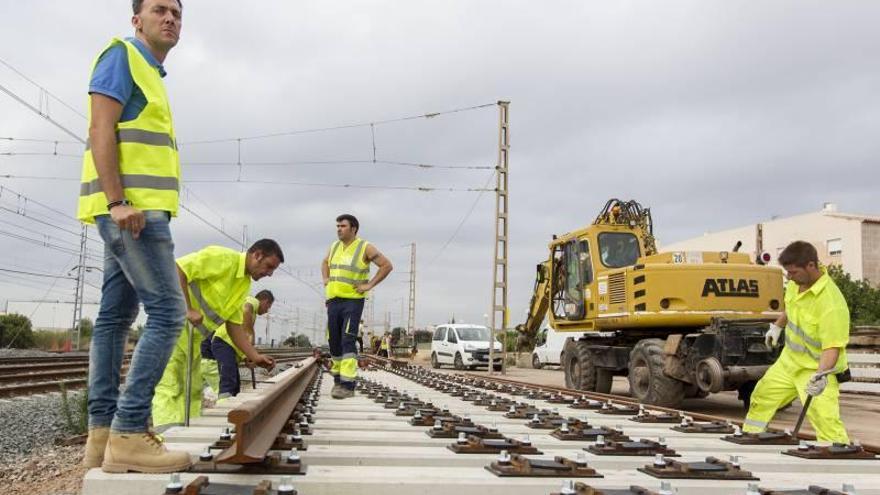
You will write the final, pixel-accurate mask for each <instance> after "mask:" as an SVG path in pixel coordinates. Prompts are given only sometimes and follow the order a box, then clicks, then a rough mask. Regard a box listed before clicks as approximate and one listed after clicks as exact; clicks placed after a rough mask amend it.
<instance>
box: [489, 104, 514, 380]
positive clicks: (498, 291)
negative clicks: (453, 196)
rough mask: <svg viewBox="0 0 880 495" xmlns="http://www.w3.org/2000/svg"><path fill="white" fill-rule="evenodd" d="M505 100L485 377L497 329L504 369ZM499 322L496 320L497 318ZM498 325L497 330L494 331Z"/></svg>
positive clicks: (500, 129) (500, 123) (491, 365)
mask: <svg viewBox="0 0 880 495" xmlns="http://www.w3.org/2000/svg"><path fill="white" fill-rule="evenodd" d="M509 107H510V102H509V101H499V102H498V165H497V166H496V167H495V250H494V253H495V254H494V256H493V258H492V306H491V310H490V311H489V332H490V335H491V338H490V339H489V340H490V341H489V374H490V375H492V374H495V337H496V335H497V334H498V331H499V330H501V331H502V332H504V333H503V335H504V339H502V344H501V352H502V358H501V374H504V373H505V368H506V367H507V363H506V361H507V322H508V307H507V248H508V244H509V239H508V236H507V234H508V231H507V226H508V221H509V218H510V217H509V215H510V213H509V210H508V206H509V204H508V203H509V197H508V194H507V192H508V190H507V175H508V168H507V166H508V161H507V160H508V152H509V151H510V129H509V127H508V123H509V120H508V118H509ZM499 314H500V316H501V319H500V321H498V319H497V316H498V315H499ZM499 326H500V329H499V328H498V327H499Z"/></svg>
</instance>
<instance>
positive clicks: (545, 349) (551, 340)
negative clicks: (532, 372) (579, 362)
mask: <svg viewBox="0 0 880 495" xmlns="http://www.w3.org/2000/svg"><path fill="white" fill-rule="evenodd" d="M583 335H584V332H557V331H556V330H553V329H552V328H550V327H544V328H542V329H541V330H540V331H539V332H538V337H537V340H535V349H534V350H533V351H532V368H535V369H540V368H542V367H543V366H545V365H548V364H549V365H553V366H561V365H562V350H563V349H564V348H565V341H566V340H568V339H569V338H573V339H579V338H581V336H583Z"/></svg>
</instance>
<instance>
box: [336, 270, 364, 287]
mask: <svg viewBox="0 0 880 495" xmlns="http://www.w3.org/2000/svg"><path fill="white" fill-rule="evenodd" d="M367 273H369V271H368V272H367ZM328 280H329V281H330V282H342V283H345V284H350V285H357V284H360V283H362V282H364V281H365V280H366V279H365V278H362V279H359V280H355V279H353V278H348V277H330V278H329V279H328Z"/></svg>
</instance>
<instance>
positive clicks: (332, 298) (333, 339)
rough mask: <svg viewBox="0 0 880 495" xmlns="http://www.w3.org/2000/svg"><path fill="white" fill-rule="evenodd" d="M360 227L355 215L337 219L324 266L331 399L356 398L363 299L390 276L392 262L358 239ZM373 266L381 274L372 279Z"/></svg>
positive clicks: (322, 273)
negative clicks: (333, 240) (330, 363)
mask: <svg viewBox="0 0 880 495" xmlns="http://www.w3.org/2000/svg"><path fill="white" fill-rule="evenodd" d="M359 230H360V223H358V220H357V218H355V217H354V216H353V215H349V214H344V215H339V216H338V217H336V237H337V238H338V240H337V241H336V242H334V243H333V244H331V245H330V249H329V251H328V253H327V257H325V258H324V261H323V262H322V263H321V275H322V277H323V279H324V287H325V295H326V299H327V333H328V339H329V341H330V357H331V359H332V361H333V365H332V366H331V368H330V374H331V375H333V381H334V385H333V390H332V392H331V394H330V395H331V397H333V398H334V399H345V398H347V397H352V396H353V395H354V388H355V379H356V378H357V344H356V342H357V335H358V328H359V326H360V325H359V324H358V323H359V322H360V319H361V314H362V313H363V311H364V298H365V297H366V295H367V292H368V291H370V290H371V289H373V288H374V287H376V285H378V284H379V282H381V281H382V280H384V279H385V277H387V276H388V274H389V273H391V270H392V269H393V267H392V266H391V261H389V260H388V258H386V257H385V256H383V255H382V253H380V252H379V250H378V249H376V246H374V245H372V244H370V243H369V242H367V241H365V240H363V239H361V238H359V237H358V231H359ZM370 263H373V264H375V265H376V266H377V267H378V268H379V270H378V272H377V273H376V275H375V276H374V277H373V278H372V279H370Z"/></svg>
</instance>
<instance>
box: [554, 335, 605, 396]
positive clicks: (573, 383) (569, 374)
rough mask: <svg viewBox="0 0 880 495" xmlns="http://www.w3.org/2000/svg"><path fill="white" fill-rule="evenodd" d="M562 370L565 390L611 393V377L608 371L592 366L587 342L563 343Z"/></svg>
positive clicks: (569, 341)
mask: <svg viewBox="0 0 880 495" xmlns="http://www.w3.org/2000/svg"><path fill="white" fill-rule="evenodd" d="M562 370H563V371H564V372H565V386H566V387H567V388H573V389H576V390H584V391H586V392H600V393H603V394H607V393H608V392H610V391H611V380H612V378H613V376H612V375H611V373H610V372H609V371H608V370H604V369H599V368H596V367H595V366H594V365H593V359H592V355H591V354H590V346H589V344H588V343H587V342H583V341H577V340H568V341H567V342H566V343H565V348H564V350H563V351H562Z"/></svg>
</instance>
